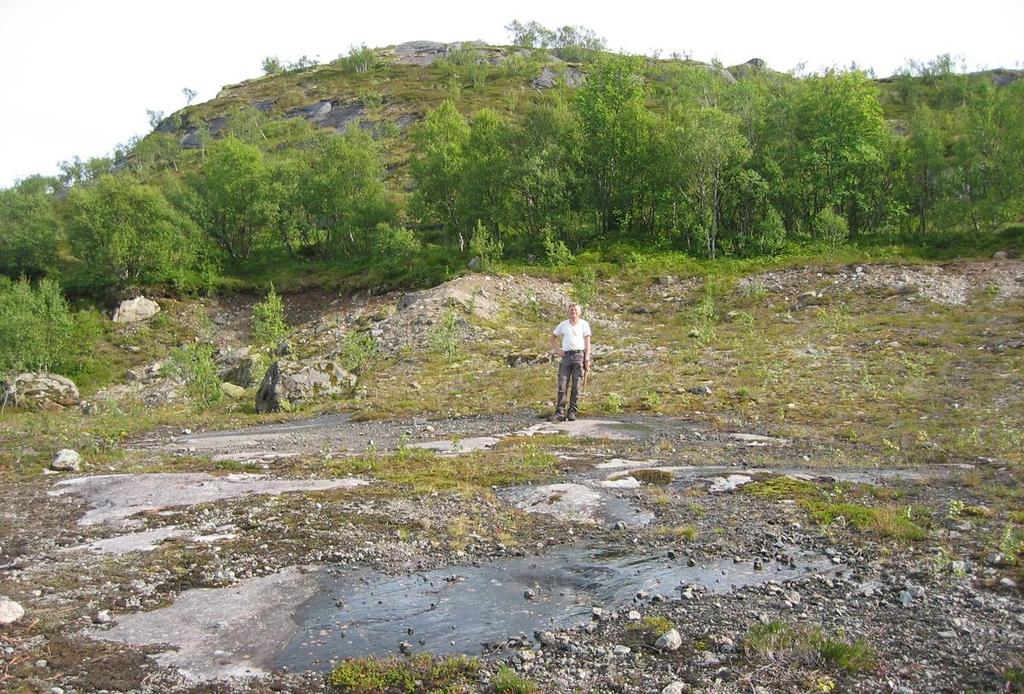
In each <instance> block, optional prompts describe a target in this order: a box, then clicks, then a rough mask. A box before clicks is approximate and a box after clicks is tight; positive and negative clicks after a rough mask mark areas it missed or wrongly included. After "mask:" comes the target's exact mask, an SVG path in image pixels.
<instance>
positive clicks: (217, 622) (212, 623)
mask: <svg viewBox="0 0 1024 694" xmlns="http://www.w3.org/2000/svg"><path fill="white" fill-rule="evenodd" d="M316 589H317V580H316V577H315V576H314V575H313V574H310V573H308V572H307V571H305V570H303V569H302V568H300V567H290V568H288V569H285V570H284V571H281V572H280V573H276V574H273V575H270V576H261V577H258V578H250V579H246V580H244V581H240V582H238V584H237V585H234V586H231V587H229V588H199V589H195V590H191V591H188V592H186V593H183V594H182V595H180V596H179V597H178V599H177V600H175V602H174V605H172V606H171V607H168V608H165V609H162V610H153V611H151V612H136V613H134V614H126V615H115V623H114V626H113V627H112V628H110V629H90V630H88V631H87V632H86V633H87V634H88V635H89V636H92V637H93V638H98V639H105V640H108V641H118V642H121V643H130V644H135V645H158V644H171V645H173V649H170V650H164V651H162V652H161V653H159V654H158V655H157V656H156V660H157V662H159V663H160V664H161V665H165V666H168V667H173V668H175V669H177V670H178V671H179V672H180V673H181V674H182V675H184V676H185V677H186V678H187V679H195V680H199V679H204V680H205V679H215V678H225V677H245V676H252V675H262V674H266V670H267V669H268V667H269V665H270V663H271V662H272V661H273V659H274V657H275V656H276V655H277V653H278V651H279V650H280V648H281V644H282V643H287V642H288V641H289V640H290V639H291V636H292V634H294V633H295V631H296V630H297V629H298V625H297V624H296V622H295V618H294V616H295V610H296V608H297V607H298V606H299V605H301V604H302V603H303V602H305V601H306V600H308V599H309V598H310V597H311V596H313V595H314V593H315V591H316Z"/></svg>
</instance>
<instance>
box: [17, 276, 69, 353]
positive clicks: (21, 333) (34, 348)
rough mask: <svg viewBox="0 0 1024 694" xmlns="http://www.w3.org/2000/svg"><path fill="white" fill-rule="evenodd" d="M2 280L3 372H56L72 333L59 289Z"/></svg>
mask: <svg viewBox="0 0 1024 694" xmlns="http://www.w3.org/2000/svg"><path fill="white" fill-rule="evenodd" d="M0 280H2V281H0V372H3V371H47V370H50V369H52V368H54V367H55V365H56V364H58V363H59V362H61V360H62V359H64V358H65V357H66V352H67V349H68V347H69V343H70V339H71V330H72V319H71V314H70V313H69V311H68V305H67V302H66V301H65V300H64V295H63V293H61V290H60V285H59V284H57V283H56V282H55V281H53V280H50V279H43V280H40V282H39V284H38V285H36V286H35V287H33V286H32V285H31V284H30V283H29V281H28V280H26V279H24V278H22V279H20V280H18V281H17V282H11V281H10V280H7V279H6V278H0Z"/></svg>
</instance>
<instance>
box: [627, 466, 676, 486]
mask: <svg viewBox="0 0 1024 694" xmlns="http://www.w3.org/2000/svg"><path fill="white" fill-rule="evenodd" d="M629 476H630V477H632V478H633V479H635V480H637V481H639V482H643V483H644V484H657V485H662V486H664V485H666V484H671V483H672V473H671V472H665V471H664V470H653V469H645V470H633V471H632V472H630V473H629Z"/></svg>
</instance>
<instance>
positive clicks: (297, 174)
mask: <svg viewBox="0 0 1024 694" xmlns="http://www.w3.org/2000/svg"><path fill="white" fill-rule="evenodd" d="M277 178H278V180H279V181H282V182H283V185H284V186H285V187H286V189H287V193H286V195H285V196H283V199H282V200H281V202H280V203H279V206H280V207H282V208H285V210H284V211H285V212H286V214H282V215H281V226H282V228H283V229H284V232H283V241H284V243H285V245H286V247H288V248H289V249H290V250H291V251H293V252H296V253H303V254H309V253H315V254H319V255H324V254H327V253H329V252H335V253H341V254H346V255H366V254H368V253H369V251H370V246H371V234H370V231H371V230H372V229H373V228H374V227H376V226H377V225H378V224H382V223H392V222H394V220H395V216H396V210H395V205H394V203H393V201H392V199H391V197H390V195H389V194H388V192H387V190H386V188H385V185H384V167H383V165H382V163H381V159H380V154H379V152H378V150H377V145H376V144H375V143H374V140H373V138H372V137H371V136H370V134H369V133H367V132H365V131H363V130H360V129H359V128H350V129H349V130H348V131H346V132H345V133H344V134H342V135H327V136H325V137H319V138H317V139H316V140H315V141H314V144H313V145H312V146H310V147H307V148H305V149H303V150H301V151H299V152H297V153H295V154H294V155H293V156H292V157H291V158H290V159H288V160H286V161H285V162H284V164H283V166H281V167H279V169H278V176H277Z"/></svg>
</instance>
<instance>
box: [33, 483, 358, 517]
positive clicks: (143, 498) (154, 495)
mask: <svg viewBox="0 0 1024 694" xmlns="http://www.w3.org/2000/svg"><path fill="white" fill-rule="evenodd" d="M363 484H366V482H365V481H363V480H359V479H356V478H353V477H344V478H339V479H328V480H274V479H267V478H266V477H264V476H262V475H248V474H234V475H225V476H223V477H217V476H214V475H208V474H206V473H155V474H139V475H96V476H93V477H77V478H75V479H70V480H64V481H62V482H58V483H57V485H56V487H57V489H55V490H53V491H51V492H50V494H53V495H62V494H75V495H77V496H80V497H82V498H83V499H85V501H86V502H87V503H88V504H89V506H90V507H91V508H90V509H89V511H87V512H86V514H85V515H84V516H82V518H81V519H79V521H78V524H79V525H94V524H96V523H109V522H116V521H124V520H125V519H126V518H129V517H130V516H133V515H135V514H136V513H141V512H143V511H155V510H157V509H162V508H168V507H172V506H194V505H196V504H202V503H206V502H209V501H216V500H219V499H233V498H237V497H240V496H245V495H248V494H271V495H277V494H282V493H284V492H294V491H321V490H326V489H343V488H348V487H357V486H359V485H363Z"/></svg>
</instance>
